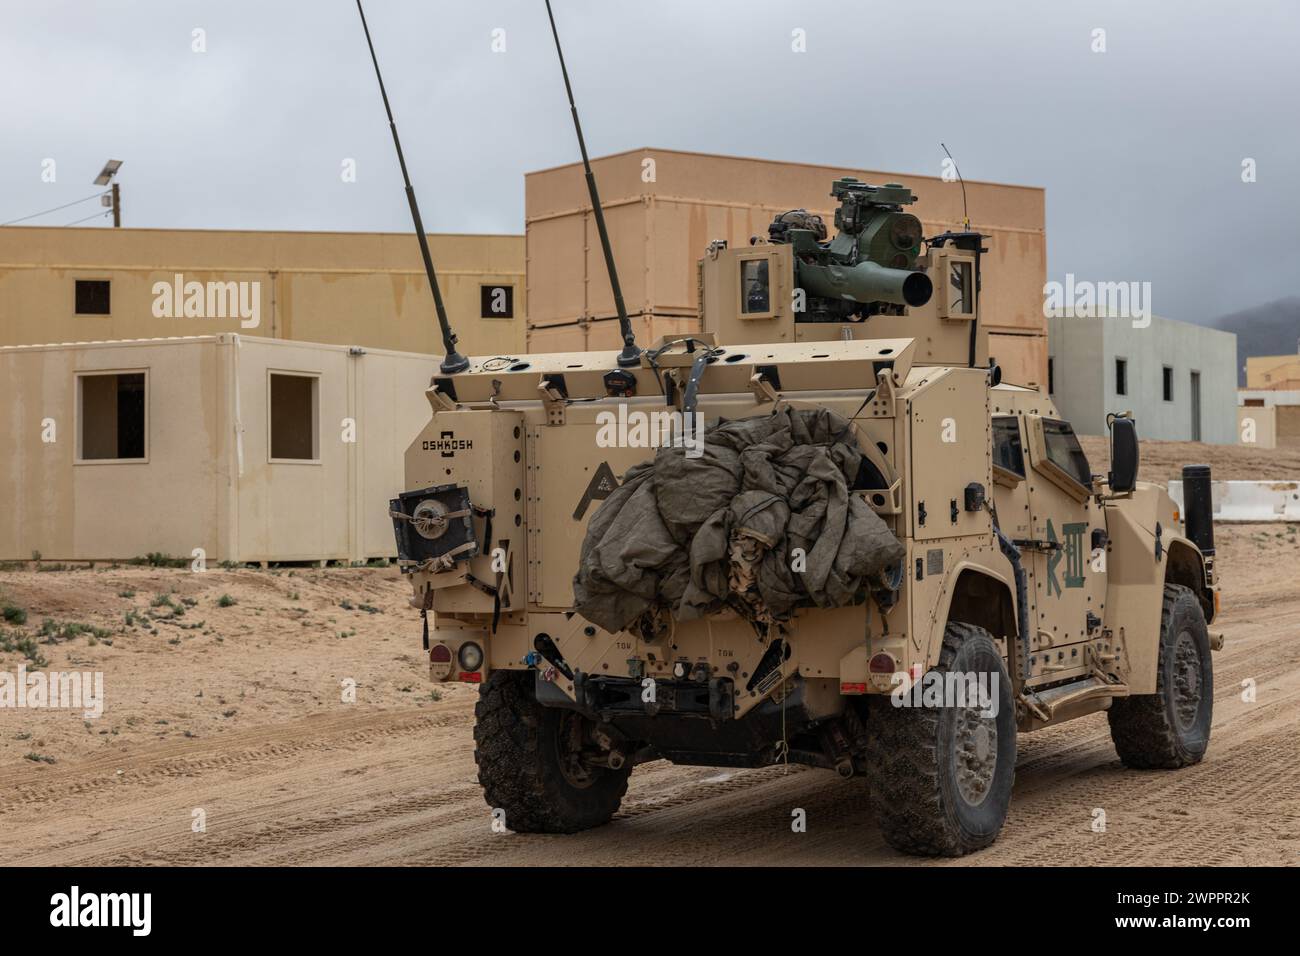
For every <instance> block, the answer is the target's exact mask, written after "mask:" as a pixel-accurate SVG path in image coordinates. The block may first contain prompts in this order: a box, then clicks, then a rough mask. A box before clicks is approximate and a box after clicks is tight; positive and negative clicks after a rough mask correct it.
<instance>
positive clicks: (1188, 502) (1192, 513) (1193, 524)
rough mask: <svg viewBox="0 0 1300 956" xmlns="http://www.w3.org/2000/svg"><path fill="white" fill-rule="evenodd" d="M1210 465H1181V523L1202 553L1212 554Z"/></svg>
mask: <svg viewBox="0 0 1300 956" xmlns="http://www.w3.org/2000/svg"><path fill="white" fill-rule="evenodd" d="M1210 486H1211V482H1210V466H1209V465H1185V466H1183V523H1184V527H1185V528H1186V530H1187V537H1188V538H1189V539H1190V540H1191V542H1192V544H1194V545H1196V546H1197V547H1198V548H1200V549H1201V553H1202V554H1214V502H1213V501H1212V500H1211V497H1210Z"/></svg>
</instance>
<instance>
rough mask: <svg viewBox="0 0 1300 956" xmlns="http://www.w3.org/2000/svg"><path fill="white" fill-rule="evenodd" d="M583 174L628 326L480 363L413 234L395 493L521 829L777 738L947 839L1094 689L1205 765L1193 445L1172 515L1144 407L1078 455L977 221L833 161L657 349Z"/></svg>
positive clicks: (397, 523) (979, 821) (886, 814)
mask: <svg viewBox="0 0 1300 956" xmlns="http://www.w3.org/2000/svg"><path fill="white" fill-rule="evenodd" d="M557 47H558V37H557ZM561 62H562V60H561ZM376 66H377V65H376ZM381 83H382V81H381ZM566 85H567V74H566ZM570 101H571V102H572V95H570ZM574 118H575V120H576V118H577V114H576V110H575V111H574ZM394 137H395V138H396V130H395V128H394ZM578 137H579V144H580V146H581V145H582V138H581V129H580V128H579V130H578ZM398 150H399V155H400V146H399V147H398ZM582 152H583V158H584V161H585V160H586V150H585V147H583V148H582ZM588 187H589V190H590V193H591V199H592V207H593V210H594V212H595V218H596V224H597V227H598V230H599V232H600V234H601V239H602V245H603V247H604V252H605V256H606V261H607V263H608V265H609V269H610V277H611V281H612V283H613V288H614V299H615V302H616V305H617V306H618V310H619V313H620V318H621V323H622V329H623V334H624V340H625V346H624V349H623V350H622V351H621V352H588V353H576V354H563V355H542V354H528V355H518V356H490V357H481V358H473V359H465V358H463V357H462V356H460V355H459V354H458V353H456V351H455V336H454V335H453V334H452V333H451V331H450V327H449V325H448V323H447V320H446V317H445V315H444V314H443V310H442V308H441V299H440V297H438V296H437V285H436V280H435V279H434V276H433V269H432V265H431V263H429V262H428V257H427V253H426V265H428V267H429V274H430V280H431V283H432V284H433V288H434V291H435V300H436V301H437V302H438V304H439V310H438V311H439V320H440V322H441V324H442V329H443V334H444V341H445V342H446V345H447V357H446V359H445V360H444V361H443V363H442V367H441V373H440V374H438V375H436V376H435V377H434V378H433V381H432V383H431V387H430V388H429V389H428V391H427V396H428V399H429V402H430V405H431V406H432V410H433V414H432V417H431V419H430V421H429V424H428V425H427V426H426V427H425V428H424V430H423V431H422V432H421V433H420V435H419V436H418V437H417V438H416V440H415V441H414V442H413V443H412V444H411V446H410V448H409V449H408V451H407V454H406V486H407V488H409V489H411V490H409V491H407V492H405V493H403V494H401V495H400V496H399V497H398V498H396V499H394V500H393V501H392V503H391V511H392V514H393V519H394V528H395V532H396V535H397V542H398V552H399V555H400V559H401V565H402V570H403V572H404V573H406V574H408V575H409V577H410V581H411V585H412V588H413V595H414V596H413V599H412V604H413V605H414V607H416V608H418V609H420V610H421V612H422V613H423V615H424V616H425V631H424V634H425V638H424V640H425V648H426V650H427V652H428V656H429V667H430V675H431V677H432V679H433V680H434V681H461V682H470V683H476V684H479V685H480V698H479V701H478V704H477V706H476V708H475V716H476V726H475V730H474V738H475V742H476V745H477V747H476V751H475V757H476V760H477V763H478V771H479V780H480V782H481V783H482V785H483V788H484V793H485V797H486V799H487V802H488V804H489V806H491V807H492V808H493V809H494V810H499V811H501V812H503V813H504V822H505V825H506V826H507V827H509V828H510V829H512V830H515V831H520V832H536V831H542V832H574V831H578V830H583V829H587V828H589V827H594V826H597V825H599V824H602V823H605V822H607V821H608V820H609V819H610V818H611V817H612V816H613V815H614V813H615V812H616V811H617V810H618V807H619V802H620V800H621V798H622V796H623V794H624V793H625V791H626V788H627V782H628V777H629V775H630V774H631V773H632V771H633V768H634V767H635V766H636V765H637V764H639V763H643V762H646V761H650V760H656V759H667V760H671V761H673V762H675V763H682V764H697V765H708V766H725V767H761V766H765V765H770V764H774V763H780V762H789V763H800V764H806V765H810V766H814V767H823V768H827V769H830V770H834V771H836V772H837V773H839V774H840V775H841V776H843V777H846V778H852V777H856V776H862V777H863V778H864V779H865V783H866V786H868V787H869V788H870V791H871V795H872V804H873V806H874V808H875V814H876V817H877V820H878V822H879V825H880V826H881V828H882V830H883V832H884V835H885V837H886V838H887V840H888V841H889V842H890V843H891V844H892V845H893V846H895V847H897V848H899V849H901V850H904V851H907V852H912V853H921V854H946V855H956V854H961V853H965V852H968V851H971V850H975V849H978V848H980V847H983V846H986V845H988V844H989V843H991V842H992V841H993V840H994V839H995V838H996V837H997V834H998V832H999V830H1000V829H1001V827H1002V824H1003V822H1004V820H1005V819H1006V816H1007V811H1008V805H1009V803H1010V799H1011V789H1012V778H1013V775H1014V768H1015V759H1016V738H1017V735H1018V734H1021V733H1030V732H1033V731H1036V730H1039V729H1042V728H1044V727H1049V726H1052V725H1053V724H1058V723H1061V722H1062V721H1066V720H1072V719H1074V718H1078V717H1083V716H1086V715H1088V714H1093V713H1097V712H1099V711H1106V712H1107V713H1108V718H1109V721H1110V728H1111V735H1112V737H1113V739H1114V741H1115V746H1116V749H1117V751H1118V752H1119V755H1120V757H1121V759H1122V760H1123V761H1124V763H1125V764H1127V765H1129V766H1133V767H1147V768H1157V767H1158V768H1177V767H1182V766H1185V765H1188V764H1191V763H1195V762H1197V761H1198V760H1200V759H1201V757H1202V756H1203V755H1204V753H1205V750H1206V746H1207V744H1208V741H1209V732H1210V718H1211V706H1212V697H1213V685H1212V670H1211V662H1210V650H1211V646H1212V644H1213V645H1217V641H1212V640H1211V637H1210V634H1209V632H1208V630H1207V625H1208V624H1209V623H1211V622H1213V620H1214V617H1215V614H1216V610H1217V601H1218V593H1217V589H1216V585H1215V581H1214V570H1213V537H1212V525H1211V515H1210V501H1209V493H1208V492H1209V469H1208V468H1204V467H1201V466H1193V467H1191V468H1189V469H1187V470H1185V478H1186V479H1187V489H1188V491H1187V509H1188V513H1187V514H1186V515H1184V516H1181V518H1180V515H1179V514H1178V512H1177V510H1176V509H1175V506H1174V504H1173V502H1172V501H1171V499H1170V498H1169V497H1168V495H1166V494H1165V492H1164V491H1163V490H1162V489H1161V488H1159V487H1158V486H1156V485H1152V484H1147V483H1143V482H1139V481H1137V480H1136V478H1137V470H1138V447H1137V437H1136V431H1135V426H1134V422H1133V421H1132V419H1131V418H1129V417H1125V416H1117V417H1114V418H1113V420H1112V424H1111V441H1112V447H1111V463H1110V470H1109V473H1108V474H1105V475H1101V474H1094V473H1093V469H1092V467H1091V466H1090V464H1089V462H1088V461H1087V459H1086V457H1085V456H1084V453H1083V451H1082V450H1081V448H1080V446H1079V442H1078V440H1077V438H1076V437H1075V434H1074V432H1073V430H1072V429H1071V427H1070V425H1069V423H1068V422H1065V421H1063V420H1062V419H1061V417H1060V415H1059V413H1058V412H1057V410H1056V409H1055V408H1054V407H1053V405H1052V403H1051V401H1050V399H1049V398H1048V397H1047V396H1046V395H1044V394H1043V393H1041V392H1039V391H1036V390H1031V389H1026V388H1020V387H1017V386H1014V385H1004V384H1000V382H999V378H1000V376H999V372H998V368H997V365H996V363H995V362H994V361H993V360H991V359H990V357H989V355H988V354H987V353H988V344H987V336H986V334H985V333H984V331H983V330H982V327H981V314H980V308H981V306H980V259H981V254H982V252H984V251H985V250H984V247H983V240H984V237H982V236H980V235H979V234H978V233H975V232H969V231H966V232H956V233H945V234H943V235H940V236H934V237H931V238H928V239H926V238H924V237H923V235H922V229H921V223H920V221H919V220H918V219H917V218H916V217H915V216H914V215H912V214H911V213H910V212H908V211H907V207H908V205H909V204H910V203H911V202H912V201H913V199H914V197H913V196H912V194H911V192H910V191H909V190H908V189H907V188H905V187H904V186H901V185H898V184H887V185H883V186H872V185H868V184H866V183H861V182H857V181H856V180H852V179H843V180H839V181H837V182H835V183H834V184H833V185H832V195H833V196H834V198H835V199H836V200H837V201H838V203H839V209H838V210H837V212H836V216H835V223H834V235H833V236H832V235H829V233H830V230H829V229H828V228H827V226H826V225H825V224H824V223H823V222H822V221H821V220H820V219H819V218H818V217H816V216H813V215H810V214H808V213H806V212H805V211H803V210H792V211H791V212H789V213H786V214H785V215H783V216H780V217H778V218H777V220H776V221H775V222H774V223H773V224H772V226H771V227H770V230H769V235H768V237H766V238H765V239H759V238H757V237H756V238H755V240H754V241H753V243H752V244H751V245H750V246H748V247H746V248H741V249H729V248H726V247H725V245H724V244H721V243H714V244H713V245H711V246H710V248H709V249H708V250H707V252H706V253H705V254H704V256H703V258H702V259H701V260H700V264H699V280H700V305H701V313H702V315H703V317H704V328H705V331H704V333H703V334H700V335H696V336H693V337H690V338H686V339H682V340H679V341H663V342H659V343H656V344H655V346H654V347H653V348H651V349H649V350H647V351H642V350H640V349H639V348H638V347H637V346H636V344H635V342H634V341H633V336H632V332H631V326H630V323H628V321H627V318H626V314H625V312H624V309H623V305H622V296H621V294H620V292H619V289H618V283H617V277H616V275H615V274H614V270H613V261H612V255H611V254H610V249H609V243H608V236H607V234H606V230H605V228H604V222H603V218H602V216H601V213H600V209H601V207H600V202H599V198H598V196H597V194H596V185H595V181H594V179H593V178H592V177H591V175H590V166H589V165H588ZM408 192H409V181H408ZM411 205H412V211H413V213H414V218H415V220H416V223H417V232H419V231H422V230H421V229H420V227H419V217H418V212H417V211H416V209H415V203H414V196H413V193H412V194H411ZM421 238H422V236H421ZM845 785H846V786H853V785H855V784H854V782H853V781H851V780H850V781H848V782H846V784H845Z"/></svg>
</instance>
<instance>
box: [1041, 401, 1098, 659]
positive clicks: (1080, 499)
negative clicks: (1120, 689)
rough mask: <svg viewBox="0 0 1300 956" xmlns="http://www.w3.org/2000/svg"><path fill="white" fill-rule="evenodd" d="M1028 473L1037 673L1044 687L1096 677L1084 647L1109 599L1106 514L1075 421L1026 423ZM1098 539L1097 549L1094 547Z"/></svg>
mask: <svg viewBox="0 0 1300 956" xmlns="http://www.w3.org/2000/svg"><path fill="white" fill-rule="evenodd" d="M1022 422H1023V426H1024V430H1025V433H1026V434H1025V438H1026V439H1027V441H1026V449H1025V451H1026V457H1027V458H1028V466H1029V467H1028V469H1027V476H1026V482H1025V483H1026V484H1027V485H1028V491H1029V510H1030V528H1029V548H1028V549H1027V553H1028V554H1029V555H1031V556H1032V560H1031V562H1030V563H1032V565H1033V569H1034V570H1033V578H1034V593H1035V597H1036V599H1037V600H1036V601H1035V604H1036V614H1035V615H1034V618H1036V621H1037V631H1038V633H1037V638H1036V641H1035V643H1034V651H1033V653H1032V654H1031V662H1030V663H1031V667H1030V670H1031V673H1032V674H1033V675H1034V677H1035V678H1037V679H1040V680H1042V681H1044V682H1050V681H1055V680H1061V679H1063V678H1066V677H1072V676H1076V674H1077V675H1082V674H1086V673H1087V672H1088V663H1087V653H1086V649H1085V648H1084V646H1083V642H1085V641H1087V640H1088V639H1089V636H1090V634H1091V633H1092V632H1093V631H1094V630H1095V629H1096V628H1097V627H1098V626H1099V625H1100V621H1101V618H1102V608H1103V605H1104V602H1105V599H1106V575H1105V563H1104V549H1103V551H1102V554H1101V556H1100V557H1098V558H1096V559H1094V557H1093V548H1094V547H1095V546H1104V535H1105V526H1106V525H1105V516H1104V514H1103V511H1102V508H1101V507H1100V505H1098V504H1097V502H1096V500H1095V499H1094V498H1093V497H1092V474H1091V468H1090V466H1089V464H1088V458H1087V456H1086V455H1085V454H1084V452H1083V448H1082V447H1080V445H1079V439H1078V436H1077V435H1075V433H1074V429H1073V428H1072V427H1071V426H1070V423H1069V422H1066V421H1062V420H1060V419H1057V418H1049V417H1046V416H1042V415H1025V416H1024V418H1023V420H1022ZM1094 542H1095V544H1094Z"/></svg>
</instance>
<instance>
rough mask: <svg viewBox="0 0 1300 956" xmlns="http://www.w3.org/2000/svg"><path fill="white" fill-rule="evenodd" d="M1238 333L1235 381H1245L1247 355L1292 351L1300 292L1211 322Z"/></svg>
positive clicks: (1299, 330) (1298, 334) (1299, 323)
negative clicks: (1297, 294) (1298, 294)
mask: <svg viewBox="0 0 1300 956" xmlns="http://www.w3.org/2000/svg"><path fill="white" fill-rule="evenodd" d="M1210 326H1211V327H1213V328H1216V329H1222V330H1223V331H1224V332H1235V333H1236V335H1237V384H1238V385H1240V386H1244V385H1245V384H1246V372H1245V368H1246V359H1248V358H1252V357H1254V356H1256V355H1295V354H1296V340H1297V339H1300V296H1294V295H1292V296H1287V297H1286V298H1285V299H1278V300H1277V301H1276V302H1268V303H1265V304H1264V305H1257V306H1255V307H1254V308H1250V309H1242V310H1241V311H1240V312H1233V313H1232V314H1231V315H1224V316H1220V317H1219V318H1217V319H1215V320H1214V321H1213V322H1211V323H1210Z"/></svg>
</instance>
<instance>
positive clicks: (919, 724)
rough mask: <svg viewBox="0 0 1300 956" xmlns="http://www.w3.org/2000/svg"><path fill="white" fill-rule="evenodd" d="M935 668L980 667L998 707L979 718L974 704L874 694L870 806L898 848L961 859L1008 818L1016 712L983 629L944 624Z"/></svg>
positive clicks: (988, 839)
mask: <svg viewBox="0 0 1300 956" xmlns="http://www.w3.org/2000/svg"><path fill="white" fill-rule="evenodd" d="M935 671H938V672H941V673H950V672H960V673H975V674H980V673H984V674H987V675H989V679H991V678H992V675H994V674H996V675H997V693H996V700H997V714H996V716H992V717H980V716H979V711H980V708H979V706H978V703H974V702H972V705H971V706H968V707H964V708H958V707H949V706H944V707H895V706H893V702H892V701H891V699H890V698H889V697H884V696H878V697H873V698H871V699H870V702H869V705H868V706H869V710H868V723H867V731H868V741H869V744H868V749H867V757H868V761H869V768H870V769H869V770H868V774H869V779H870V789H871V806H872V810H873V811H874V813H875V815H876V820H877V822H878V823H879V825H880V830H881V833H882V834H883V836H884V838H885V840H886V842H888V843H889V845H890V846H892V847H894V848H895V849H896V850H901V851H903V852H904V853H912V854H916V855H920V856H961V855H962V854H965V853H970V852H971V851H973V850H978V849H981V848H983V847H986V846H988V845H989V844H990V843H992V842H993V841H994V840H995V839H997V836H998V833H999V832H1000V831H1001V829H1002V824H1003V822H1004V821H1005V820H1006V818H1007V807H1008V806H1009V805H1010V803H1011V784H1012V781H1013V780H1014V778H1015V769H1016V713H1015V706H1014V704H1013V702H1012V695H1011V682H1010V680H1008V679H1007V673H1006V668H1005V667H1004V666H1003V664H1002V655H1001V653H1000V652H999V651H998V647H997V644H996V643H994V641H993V638H992V637H991V636H990V635H989V632H988V631H986V630H984V628H982V627H976V626H975V625H973V624H962V623H957V622H953V623H950V624H949V625H948V627H947V628H946V629H945V631H944V636H943V651H942V653H941V654H940V656H939V664H938V666H937V667H936V668H935ZM932 673H933V672H932ZM992 689H993V688H992V685H991V684H990V685H989V690H990V691H991V690H992Z"/></svg>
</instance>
